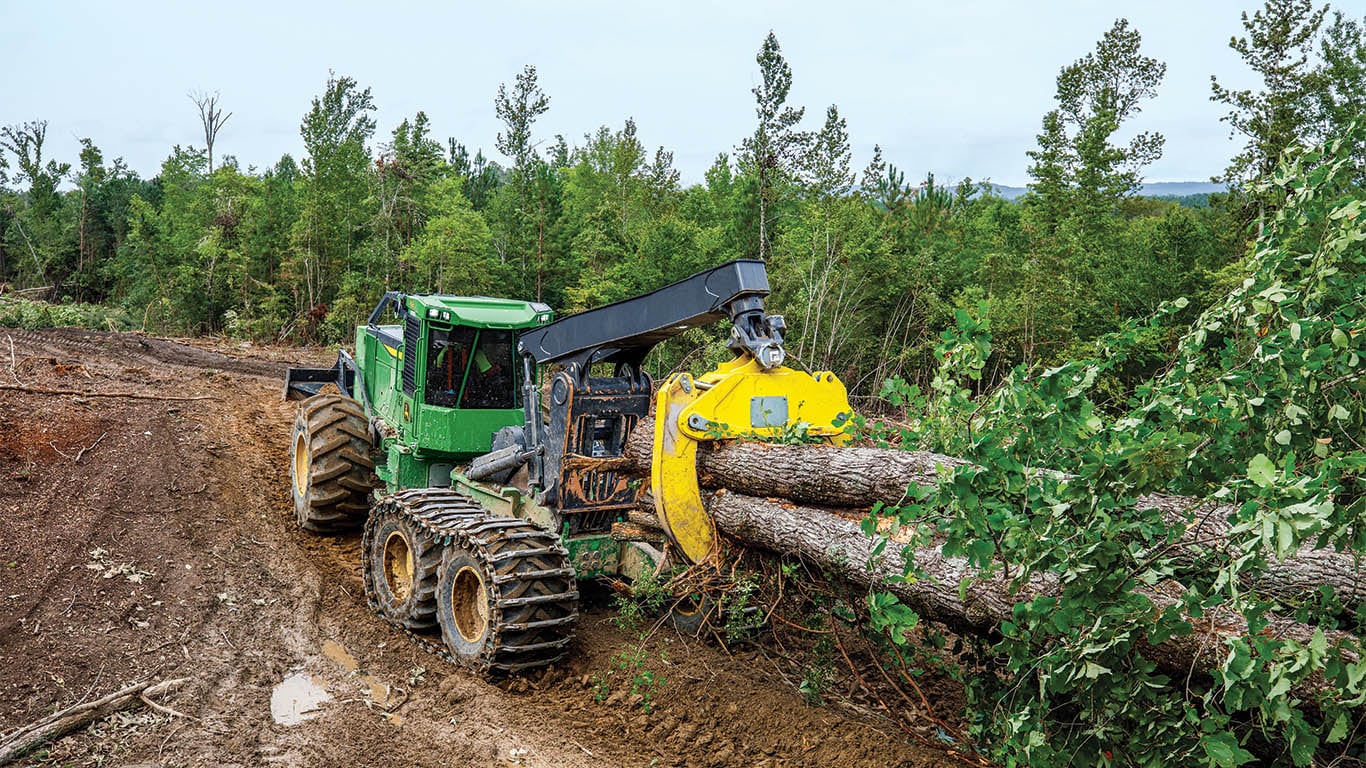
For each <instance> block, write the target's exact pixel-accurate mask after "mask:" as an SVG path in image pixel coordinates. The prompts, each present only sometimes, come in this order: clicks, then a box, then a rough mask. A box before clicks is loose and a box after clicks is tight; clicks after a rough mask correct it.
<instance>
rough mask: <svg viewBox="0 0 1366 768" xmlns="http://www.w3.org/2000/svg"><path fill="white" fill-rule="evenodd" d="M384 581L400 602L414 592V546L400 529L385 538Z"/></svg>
mask: <svg viewBox="0 0 1366 768" xmlns="http://www.w3.org/2000/svg"><path fill="white" fill-rule="evenodd" d="M384 582H385V584H386V585H387V586H388V587H389V594H391V595H393V596H394V598H395V599H396V600H398V601H399V602H403V601H404V600H407V599H408V596H409V595H411V594H412V593H413V548H412V547H410V546H408V539H407V538H405V537H404V535H403V534H402V533H399V532H398V531H394V532H393V533H390V534H389V537H388V538H386V539H385V540H384Z"/></svg>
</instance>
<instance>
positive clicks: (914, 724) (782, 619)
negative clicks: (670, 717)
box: [594, 548, 987, 760]
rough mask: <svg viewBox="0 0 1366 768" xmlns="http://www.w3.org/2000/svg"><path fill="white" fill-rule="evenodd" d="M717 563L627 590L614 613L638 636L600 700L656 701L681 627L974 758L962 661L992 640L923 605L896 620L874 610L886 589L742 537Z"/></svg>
mask: <svg viewBox="0 0 1366 768" xmlns="http://www.w3.org/2000/svg"><path fill="white" fill-rule="evenodd" d="M718 562H719V563H720V565H713V564H707V565H699V566H693V567H691V568H689V569H687V570H683V571H680V572H676V573H674V574H673V575H672V576H671V577H661V578H659V579H647V580H642V581H638V582H636V583H634V584H633V585H631V588H630V589H623V590H621V591H620V592H619V593H618V595H617V597H616V607H617V610H618V612H617V615H616V617H615V618H614V622H615V623H616V624H617V626H618V627H619V628H620V629H622V630H623V631H624V632H626V633H627V634H628V635H629V636H630V639H629V640H627V641H626V642H625V643H623V646H622V648H621V650H620V652H618V653H617V654H616V655H614V656H613V658H612V660H611V664H610V667H609V669H607V670H605V671H603V672H600V673H598V675H596V676H595V678H594V683H595V686H596V687H595V694H596V697H597V699H598V700H599V701H603V700H606V699H607V698H608V697H610V696H612V695H613V693H614V692H616V691H622V692H623V693H621V694H618V698H620V697H621V696H624V695H625V696H631V697H633V699H632V700H633V701H635V702H637V703H639V704H640V705H641V706H642V708H643V709H644V710H645V711H646V712H649V711H650V707H651V701H652V700H654V699H655V698H657V696H658V689H659V688H660V687H661V686H663V685H664V680H663V678H662V676H660V675H659V674H658V670H659V669H660V665H659V663H658V662H660V661H664V660H665V659H666V656H665V652H664V650H663V647H664V644H665V641H667V640H670V639H672V638H675V637H680V636H681V637H682V638H684V639H686V640H694V641H700V642H704V643H707V644H709V645H712V646H714V647H718V648H721V649H722V650H723V651H725V652H726V653H728V654H732V655H739V654H750V655H753V656H754V657H756V658H767V659H769V660H770V661H771V662H772V664H771V667H772V668H773V669H775V670H776V671H777V674H779V675H780V676H781V677H782V678H783V680H784V681H785V682H786V683H787V685H789V686H790V687H791V688H792V689H793V690H794V691H795V692H796V693H797V694H799V695H800V697H801V699H802V701H803V702H804V704H805V705H806V706H809V707H837V708H846V709H852V710H855V711H858V712H862V713H865V714H868V713H872V714H876V715H879V716H881V717H885V718H886V719H887V721H888V722H889V724H890V725H892V726H893V727H895V728H896V729H898V730H900V731H901V732H903V733H904V734H906V735H907V736H908V737H909V738H912V739H914V740H916V741H918V742H920V743H922V744H924V745H927V746H931V747H935V748H937V749H942V750H945V752H946V753H948V754H949V755H950V756H954V755H956V756H958V757H965V758H967V759H969V760H972V759H973V758H972V757H971V756H970V749H969V747H968V739H967V737H966V735H965V734H966V731H967V724H966V723H964V722H963V721H962V719H961V715H962V713H963V709H964V702H965V699H964V688H963V685H964V683H963V681H964V679H965V676H964V673H963V672H962V670H963V669H965V668H967V667H969V666H972V665H975V664H978V663H979V662H977V661H976V659H980V658H981V657H982V655H983V654H984V653H985V652H986V650H987V646H986V645H985V644H983V643H981V642H980V641H976V640H968V639H965V638H960V637H958V636H957V635H955V634H953V633H952V632H950V631H949V630H948V629H946V628H944V627H942V626H938V625H935V624H932V623H928V622H926V623H922V622H920V621H919V620H918V619H915V617H914V616H913V615H910V617H911V618H910V619H909V620H907V621H904V622H901V623H894V622H888V621H886V619H885V616H884V615H883V614H882V613H871V612H870V610H869V607H870V606H872V605H873V604H874V603H873V601H875V600H876V596H875V595H872V594H869V593H867V592H866V591H860V590H858V589H856V588H853V587H850V586H849V585H848V584H846V583H845V582H843V581H840V580H838V579H835V578H833V577H830V576H828V575H827V574H824V573H822V572H820V571H819V570H818V569H814V568H812V567H811V566H809V565H808V564H806V563H804V562H801V561H798V560H795V559H792V558H790V557H786V556H777V555H772V554H767V553H764V552H759V551H755V550H746V549H739V548H732V549H727V550H726V552H725V554H723V555H721V556H720V557H719V558H718ZM875 617H876V618H875ZM763 666H764V667H765V668H767V667H770V664H764V665H763Z"/></svg>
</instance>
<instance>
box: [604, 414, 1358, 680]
mask: <svg viewBox="0 0 1366 768" xmlns="http://www.w3.org/2000/svg"><path fill="white" fill-rule="evenodd" d="M653 435H654V426H653V422H652V421H649V420H645V421H642V423H641V424H640V425H639V426H638V427H637V428H636V430H635V431H633V432H632V434H631V435H630V438H629V439H628V441H627V445H626V450H625V455H626V456H627V458H628V460H629V463H630V464H631V465H632V467H633V468H634V469H635V470H636V471H637V472H638V473H639V474H641V475H648V473H649V466H650V452H651V448H652V444H653ZM965 464H967V462H965V461H963V460H962V459H957V458H953V457H949V456H943V455H939V454H934V453H929V452H924V451H897V450H879V449H873V448H836V447H827V446H816V445H772V444H761V443H744V442H726V443H718V444H714V445H711V446H704V447H703V448H701V449H700V450H699V451H698V474H699V478H700V481H701V484H702V486H703V487H704V488H707V489H711V490H710V491H705V492H704V493H705V497H704V501H705V503H706V505H707V509H708V511H709V512H710V513H711V515H712V517H713V519H714V520H715V522H716V525H717V527H718V528H719V529H720V530H721V531H722V532H723V533H725V534H727V535H729V536H732V537H734V538H736V539H738V540H739V541H741V542H742V543H744V544H746V545H750V546H756V547H760V548H763V549H767V550H770V551H773V552H778V553H781V554H790V555H797V556H800V557H802V558H804V559H806V560H808V561H810V562H814V563H816V564H818V565H820V566H821V567H822V568H824V569H825V570H826V571H828V572H830V573H832V574H835V575H838V576H841V577H842V578H844V579H846V580H847V581H849V582H851V583H854V584H858V585H861V586H866V587H869V588H875V589H880V590H884V591H888V592H891V593H893V594H895V595H897V596H898V597H899V598H900V599H901V600H902V602H904V603H905V604H907V605H908V606H910V607H911V608H912V609H914V610H915V611H916V612H917V613H919V614H920V615H922V616H924V617H926V618H930V619H934V620H937V621H940V622H942V623H944V624H946V625H948V626H951V627H954V628H956V629H958V630H960V631H970V632H977V633H983V632H990V631H993V630H994V629H996V628H997V627H998V626H999V624H1000V622H1001V621H1002V620H1004V619H1006V618H1007V617H1009V615H1010V611H1011V607H1012V606H1013V605H1014V604H1015V603H1017V602H1021V601H1027V600H1030V599H1032V598H1033V597H1035V596H1038V595H1047V594H1051V593H1056V592H1057V590H1058V584H1057V582H1056V581H1055V580H1053V579H1051V578H1049V577H1046V576H1042V575H1041V576H1036V577H1035V578H1034V579H1033V580H1031V582H1030V583H1028V584H1027V585H1023V586H1020V585H1012V584H1011V582H1010V579H1008V578H1007V577H1005V576H1003V575H996V576H992V577H987V578H982V577H980V576H978V575H977V573H976V571H975V570H974V569H973V568H971V566H969V564H968V563H967V561H966V560H964V559H962V558H952V557H945V556H944V555H943V554H942V553H941V552H940V551H939V549H938V548H936V547H921V548H919V549H915V550H913V551H912V552H911V555H912V557H913V561H914V563H915V566H916V568H917V569H918V570H919V571H920V572H921V573H922V574H924V575H925V577H926V578H921V579H918V580H915V581H913V582H911V583H906V582H904V581H900V580H898V579H897V578H896V577H899V576H901V575H902V574H903V573H904V569H905V565H906V561H905V559H904V557H903V555H902V553H901V552H900V551H899V549H900V548H898V547H896V546H887V547H885V548H884V549H883V550H882V551H881V552H880V553H879V552H878V551H877V550H876V548H875V545H876V542H875V541H874V540H873V539H871V538H870V537H868V536H867V535H865V534H864V533H863V531H862V529H861V527H860V525H859V518H860V517H861V515H857V514H854V515H849V514H836V513H833V512H832V511H831V510H830V508H831V507H834V508H844V509H853V510H867V509H868V508H869V507H871V506H872V505H873V504H875V503H876V502H878V501H882V502H885V503H891V504H895V503H897V502H899V501H901V500H902V499H903V498H904V497H905V494H906V489H907V487H908V486H910V485H911V484H916V485H920V486H933V485H935V484H937V483H938V481H939V479H940V477H941V475H942V474H945V473H947V472H948V471H950V470H952V469H954V468H957V467H961V466H964V465H965ZM1135 506H1136V508H1137V509H1157V510H1159V511H1161V512H1162V513H1163V515H1164V517H1165V518H1166V519H1167V520H1168V522H1169V523H1172V524H1174V525H1176V526H1178V527H1180V528H1181V529H1182V530H1183V535H1182V537H1181V539H1180V542H1179V544H1180V545H1181V546H1182V547H1184V548H1185V550H1186V552H1187V553H1188V555H1189V556H1190V557H1192V558H1198V557H1200V553H1201V550H1202V548H1222V549H1226V550H1232V549H1233V548H1235V547H1236V545H1235V543H1234V542H1232V541H1231V540H1230V537H1229V531H1230V526H1229V523H1228V517H1229V515H1230V513H1231V512H1232V511H1233V510H1232V508H1231V507H1228V506H1224V505H1218V504H1210V503H1206V502H1202V501H1199V500H1195V499H1189V498H1184V497H1179V496H1169V495H1149V496H1144V497H1141V498H1139V499H1138V500H1137V503H1136V505H1135ZM962 583H966V585H967V586H966V587H965V588H962V589H960V584H962ZM1324 584H1329V585H1332V586H1333V587H1334V588H1335V589H1336V590H1337V594H1338V595H1339V597H1340V598H1341V599H1342V600H1343V602H1344V603H1346V604H1348V605H1357V604H1359V603H1360V602H1362V599H1363V597H1364V596H1366V577H1363V575H1362V574H1361V573H1360V572H1359V569H1358V567H1357V562H1356V559H1355V558H1354V557H1353V556H1351V555H1348V554H1342V553H1339V552H1334V551H1319V550H1312V549H1310V548H1308V547H1306V548H1304V549H1302V550H1301V551H1300V552H1299V553H1297V555H1295V556H1294V557H1291V558H1287V559H1286V560H1283V561H1280V562H1277V563H1274V564H1273V565H1272V566H1271V567H1269V568H1268V569H1267V570H1266V571H1265V572H1263V573H1262V574H1261V575H1260V577H1259V579H1258V581H1257V582H1256V584H1255V585H1253V586H1255V587H1256V588H1258V589H1260V590H1262V592H1263V593H1264V594H1269V595H1276V596H1279V597H1295V596H1304V595H1308V594H1311V593H1313V592H1315V591H1317V590H1318V588H1319V587H1320V586H1321V585H1324ZM1181 592H1182V587H1181V586H1180V585H1179V584H1176V583H1174V582H1169V583H1167V584H1164V585H1161V586H1160V587H1159V588H1157V589H1152V590H1146V591H1145V592H1144V596H1145V597H1147V598H1148V600H1150V601H1151V602H1152V604H1153V607H1154V610H1163V609H1168V608H1172V607H1175V606H1177V605H1179V603H1180V597H1181ZM1188 620H1189V621H1190V622H1191V624H1192V626H1194V627H1195V629H1196V631H1195V632H1193V633H1192V634H1190V635H1188V636H1185V637H1179V638H1172V639H1170V640H1168V641H1167V642H1165V643H1163V644H1161V645H1158V646H1156V647H1145V648H1143V649H1142V652H1143V654H1144V655H1145V656H1146V657H1148V658H1149V659H1151V660H1152V661H1153V662H1154V663H1156V664H1157V665H1158V666H1159V667H1160V668H1162V669H1163V670H1164V671H1167V672H1169V673H1173V674H1181V675H1184V674H1186V673H1188V672H1189V671H1190V670H1192V669H1195V670H1211V669H1215V668H1217V667H1218V666H1219V665H1220V664H1221V663H1222V661H1223V659H1224V657H1225V655H1226V654H1227V641H1228V640H1230V639H1233V638H1236V637H1240V636H1243V635H1245V634H1246V633H1247V623H1246V621H1245V620H1244V619H1243V617H1242V616H1241V615H1238V614H1236V613H1234V612H1231V611H1225V612H1206V614H1205V615H1204V616H1202V617H1199V618H1188ZM1267 631H1270V632H1272V633H1275V634H1277V635H1279V636H1282V637H1286V638H1289V639H1295V640H1298V641H1300V642H1308V641H1309V640H1310V639H1311V638H1312V637H1313V635H1314V632H1315V627H1312V626H1308V625H1305V624H1301V623H1297V622H1294V621H1290V620H1286V619H1280V618H1275V619H1273V620H1272V624H1271V626H1270V627H1269V629H1268V630H1267ZM1326 635H1327V636H1328V639H1329V643H1330V645H1338V644H1341V643H1343V642H1345V641H1355V638H1354V637H1353V636H1351V635H1349V634H1347V633H1344V632H1328V633H1326ZM1345 655H1346V656H1347V660H1348V661H1355V660H1356V658H1355V656H1354V655H1351V654H1345ZM1328 685H1329V684H1328V682H1327V681H1325V680H1323V679H1322V678H1321V677H1313V678H1310V679H1309V680H1307V681H1305V683H1304V684H1302V685H1301V686H1300V688H1299V689H1298V690H1296V691H1295V693H1296V695H1300V696H1308V695H1310V694H1312V693H1314V692H1319V691H1324V690H1326V689H1327V688H1328Z"/></svg>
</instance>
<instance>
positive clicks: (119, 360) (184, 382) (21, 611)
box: [0, 329, 944, 768]
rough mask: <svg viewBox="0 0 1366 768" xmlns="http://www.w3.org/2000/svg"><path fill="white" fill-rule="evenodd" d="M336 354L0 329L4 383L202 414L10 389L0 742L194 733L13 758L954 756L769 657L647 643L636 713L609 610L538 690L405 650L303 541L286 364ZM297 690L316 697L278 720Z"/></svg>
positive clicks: (676, 642) (593, 613)
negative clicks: (68, 711)
mask: <svg viewBox="0 0 1366 768" xmlns="http://www.w3.org/2000/svg"><path fill="white" fill-rule="evenodd" d="M11 344H12V347H11ZM11 350H12V351H11ZM332 359H333V358H332V354H331V353H325V352H321V351H314V352H308V351H300V350H297V349H259V348H253V347H249V346H238V345H231V344H212V343H207V342H197V341H195V342H184V343H179V342H173V341H166V340H159V339H152V338H147V337H142V336H136V335H117V334H104V333H93V332H88V331H71V330H53V331H44V332H37V333H34V332H25V331H20V330H14V329H0V382H3V383H6V384H11V383H16V382H17V383H20V384H23V385H25V386H28V387H30V388H45V389H67V390H82V391H98V392H136V393H142V394H147V395H158V396H174V397H203V398H206V399H195V400H153V399H127V398H103V397H101V398H95V397H72V396H55V395H48V394H36V393H30V392H22V391H14V390H6V391H0V732H4V731H10V730H13V729H14V728H16V727H18V726H21V725H23V724H26V723H28V722H31V721H33V720H35V719H37V718H39V717H41V716H43V715H44V714H47V713H49V712H51V711H53V710H54V709H57V708H61V707H65V706H68V705H71V704H75V703H78V702H81V701H85V700H89V699H92V698H95V697H97V696H99V695H102V694H105V693H108V692H110V691H113V690H115V689H117V688H119V687H120V686H122V685H124V684H126V683H130V682H135V681H138V680H147V679H153V680H159V679H165V678H174V677H188V678H190V679H191V681H192V682H191V683H190V685H189V686H187V687H186V688H185V689H183V690H181V691H179V692H177V693H176V694H174V695H173V696H171V697H170V698H168V699H167V700H166V701H165V702H163V703H164V704H166V705H168V706H170V707H173V708H174V709H175V710H178V711H179V712H181V713H184V714H185V715H188V716H189V717H185V718H179V717H172V716H169V715H166V714H161V713H158V712H155V711H152V710H148V709H145V708H144V709H141V710H139V711H136V712H132V713H127V714H124V715H117V716H115V717H113V718H111V719H109V720H106V721H103V722H101V723H98V724H96V725H95V726H93V727H91V728H90V729H88V730H87V731H85V732H83V733H80V734H77V735H73V736H70V737H67V738H66V739H63V740H61V741H59V742H57V743H55V744H53V745H51V746H50V747H49V748H47V749H44V750H40V751H38V752H35V753H32V754H30V755H29V756H28V757H27V758H25V759H24V760H21V762H20V764H44V765H48V764H51V765H128V766H144V765H164V766H197V765H225V766H258V765H282V766H336V765H367V766H387V765H405V766H407V765H413V766H486V765H493V766H547V767H548V766H568V767H571V768H572V767H577V766H584V767H587V766H609V767H610V766H650V765H661V766H671V765H676V766H727V765H746V766H808V765H809V766H830V765H838V766H863V765H869V766H872V765H877V766H893V765H905V766H912V765H915V766H919V765H938V764H941V763H942V762H943V761H944V757H943V755H941V754H940V753H938V752H935V751H934V750H929V749H926V748H923V747H919V746H915V745H911V744H908V743H907V741H906V739H905V738H904V736H902V735H901V734H900V733H899V732H898V731H897V730H896V728H895V727H894V726H893V725H892V724H890V723H888V722H886V721H882V720H879V719H877V718H874V717H871V716H866V715H862V714H860V713H858V712H854V711H852V710H850V709H848V708H844V707H840V706H827V707H818V708H813V707H807V706H805V705H804V704H803V703H802V698H801V697H800V696H799V695H798V693H797V691H796V688H795V685H794V683H793V681H792V680H791V675H790V674H788V673H787V672H785V671H784V670H783V668H782V666H781V665H780V664H778V663H777V662H776V661H775V660H774V659H772V658H771V657H770V656H769V654H768V653H767V652H766V651H765V650H764V649H763V648H762V647H761V648H759V649H755V650H749V651H745V652H742V653H735V654H734V655H732V654H731V653H730V652H727V651H725V650H723V649H720V648H716V647H713V646H710V645H707V644H705V643H701V642H698V641H695V640H686V641H685V640H684V639H683V638H681V637H678V636H676V635H675V636H672V637H670V636H657V637H656V639H655V640H654V641H653V642H652V644H651V646H650V647H649V649H648V651H649V653H648V655H649V665H650V669H652V670H654V671H657V672H658V673H659V674H660V675H662V677H663V682H662V683H656V684H655V685H654V686H653V688H652V690H651V691H650V692H651V694H652V698H653V700H654V703H655V707H654V710H653V711H652V712H650V713H648V714H647V713H646V712H644V711H643V709H644V708H643V707H642V706H641V703H640V702H639V698H638V697H632V696H631V695H629V685H630V683H629V680H626V679H624V678H625V677H626V674H625V673H623V672H621V670H620V666H619V665H618V664H617V659H618V657H619V654H620V653H621V652H622V651H623V649H624V648H625V647H626V646H627V644H628V643H629V641H630V639H631V638H629V637H627V636H624V635H623V634H622V633H621V632H620V631H618V630H617V628H616V627H615V626H614V625H613V624H612V623H611V621H610V619H611V616H612V615H613V614H612V613H611V611H610V610H609V609H608V608H607V607H606V606H607V603H608V601H607V600H606V599H605V598H602V597H601V596H599V597H600V599H598V600H597V601H596V606H595V605H594V604H593V603H592V602H590V604H589V605H588V606H587V611H586V613H585V616H584V620H583V622H582V624H581V627H580V631H579V635H578V638H577V639H576V641H575V646H574V649H573V654H572V660H571V661H570V662H569V663H568V664H567V665H565V666H563V667H561V668H557V669H552V670H550V671H548V672H547V673H543V674H541V675H539V676H537V677H535V678H532V679H514V680H511V681H505V682H502V683H498V684H496V685H495V684H490V683H487V682H484V681H482V680H479V679H476V678H475V677H473V676H471V675H470V674H468V673H466V672H464V671H461V670H459V669H456V668H454V667H451V666H449V665H448V664H446V663H445V662H443V661H441V660H439V659H437V658H434V657H432V656H430V655H428V654H427V653H425V652H424V651H422V650H420V649H418V648H416V647H413V646H412V645H411V644H410V643H409V642H408V641H407V640H406V639H405V638H404V637H402V636H401V635H400V634H398V633H397V632H395V631H393V630H391V629H390V628H389V627H388V626H387V625H385V624H384V623H383V622H382V621H381V620H379V619H378V618H377V617H376V616H374V615H373V614H372V613H370V612H369V611H368V610H367V609H366V608H365V605H364V598H363V594H362V587H361V579H360V566H359V554H358V549H359V538H358V536H350V537H342V538H337V539H329V538H319V537H316V536H312V535H309V534H305V533H303V532H302V531H299V530H298V529H296V528H295V527H294V523H293V517H292V506H291V503H290V499H289V497H288V495H287V494H288V484H287V483H288V480H287V477H286V458H285V450H284V447H285V446H286V444H287V443H288V436H289V429H290V424H291V422H292V418H293V405H292V404H287V403H285V402H282V401H281V400H280V382H281V376H282V374H283V371H284V368H285V365H286V364H287V363H286V362H285V361H286V360H289V361H292V362H294V363H296V364H298V363H302V362H307V363H312V364H330V363H331V360H332ZM661 634H667V633H661ZM287 679H289V682H288V683H285V681H286V680H287ZM282 683H285V685H284V687H283V688H282V687H281V686H282ZM290 690H295V691H296V693H298V692H302V693H301V694H300V695H301V696H302V697H303V698H299V697H297V696H296V697H295V698H294V699H290V697H289V696H287V695H286V694H287V693H288V692H289V691H290ZM320 692H321V693H320ZM309 693H312V694H320V695H325V696H326V697H327V700H326V701H324V702H322V703H321V704H318V705H317V706H316V709H315V710H314V711H311V712H305V713H303V716H304V717H305V718H306V719H302V720H301V721H299V722H297V723H296V724H292V725H287V724H283V723H282V722H280V720H284V721H286V722H289V721H291V720H292V718H291V716H290V715H291V712H289V711H287V710H290V709H291V706H292V707H293V709H294V710H296V712H294V713H293V714H298V713H297V710H299V709H301V708H307V701H306V700H305V699H306V697H307V696H306V695H307V694H309ZM273 699H274V702H273ZM272 703H274V704H275V710H276V711H275V713H274V714H272Z"/></svg>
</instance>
